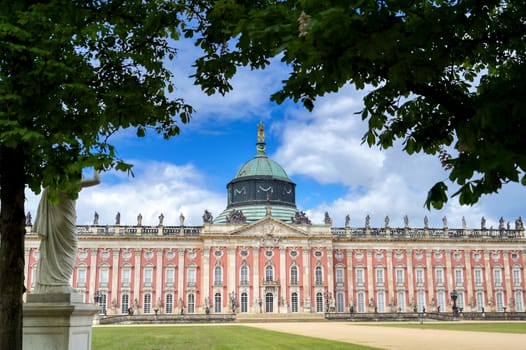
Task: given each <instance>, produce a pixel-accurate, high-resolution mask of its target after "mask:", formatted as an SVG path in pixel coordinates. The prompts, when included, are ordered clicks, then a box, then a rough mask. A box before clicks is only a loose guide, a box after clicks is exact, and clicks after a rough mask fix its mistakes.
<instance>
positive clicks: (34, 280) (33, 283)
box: [31, 264, 37, 287]
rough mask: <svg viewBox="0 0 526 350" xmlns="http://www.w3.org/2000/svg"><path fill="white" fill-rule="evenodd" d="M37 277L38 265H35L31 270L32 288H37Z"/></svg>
mask: <svg viewBox="0 0 526 350" xmlns="http://www.w3.org/2000/svg"><path fill="white" fill-rule="evenodd" d="M36 275H37V264H35V265H33V268H32V269H31V287H35V283H36Z"/></svg>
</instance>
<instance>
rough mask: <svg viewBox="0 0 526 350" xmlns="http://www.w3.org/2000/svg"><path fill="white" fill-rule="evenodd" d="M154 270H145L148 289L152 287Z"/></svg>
mask: <svg viewBox="0 0 526 350" xmlns="http://www.w3.org/2000/svg"><path fill="white" fill-rule="evenodd" d="M152 278H153V269H152V268H151V267H146V268H144V285H145V286H147V287H151V286H152Z"/></svg>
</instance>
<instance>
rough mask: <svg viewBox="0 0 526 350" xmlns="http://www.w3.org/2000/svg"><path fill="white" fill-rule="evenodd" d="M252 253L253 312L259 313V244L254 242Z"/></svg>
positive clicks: (260, 296)
mask: <svg viewBox="0 0 526 350" xmlns="http://www.w3.org/2000/svg"><path fill="white" fill-rule="evenodd" d="M252 254H254V259H253V264H254V266H252V276H253V277H252V281H253V285H254V289H253V293H254V313H259V305H258V303H257V302H258V301H262V300H261V298H262V295H261V293H260V290H259V245H258V244H254V246H253V247H252Z"/></svg>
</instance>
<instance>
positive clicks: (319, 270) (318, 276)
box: [315, 266, 323, 285]
mask: <svg viewBox="0 0 526 350" xmlns="http://www.w3.org/2000/svg"><path fill="white" fill-rule="evenodd" d="M315 275H316V284H317V285H320V284H323V269H322V267H321V266H316V270H315Z"/></svg>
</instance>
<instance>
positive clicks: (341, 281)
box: [336, 268, 343, 286]
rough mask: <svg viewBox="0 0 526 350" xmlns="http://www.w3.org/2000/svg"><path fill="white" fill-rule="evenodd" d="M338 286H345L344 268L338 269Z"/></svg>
mask: <svg viewBox="0 0 526 350" xmlns="http://www.w3.org/2000/svg"><path fill="white" fill-rule="evenodd" d="M336 284H337V285H340V286H343V269H342V268H337V269H336Z"/></svg>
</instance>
